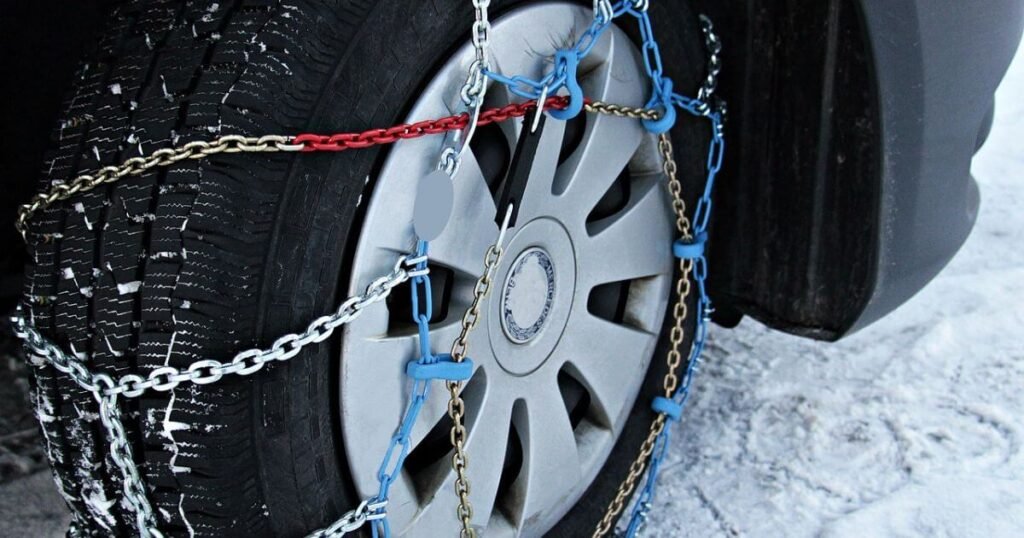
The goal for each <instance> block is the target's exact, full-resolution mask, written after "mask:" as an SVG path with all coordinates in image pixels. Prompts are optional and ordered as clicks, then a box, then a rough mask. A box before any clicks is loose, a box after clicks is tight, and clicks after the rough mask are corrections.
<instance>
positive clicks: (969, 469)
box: [648, 53, 1024, 538]
mask: <svg viewBox="0 0 1024 538" xmlns="http://www.w3.org/2000/svg"><path fill="white" fill-rule="evenodd" d="M1022 96H1024V55H1022V54H1020V53H1018V57H1017V60H1016V61H1015V63H1014V65H1013V66H1012V67H1011V69H1010V72H1009V73H1008V74H1007V76H1006V79H1005V81H1004V83H1003V85H1002V87H1001V88H1000V91H999V93H998V94H997V109H996V120H995V125H994V127H993V129H992V133H991V135H990V137H989V139H988V142H987V144H986V145H985V147H984V148H983V149H982V150H981V151H980V152H979V153H978V155H977V157H976V158H975V161H974V167H973V173H974V175H975V177H976V178H977V180H978V182H979V184H980V186H981V192H982V205H981V212H980V215H979V217H978V223H977V225H976V227H975V229H974V231H973V233H972V235H971V237H970V239H969V240H968V241H967V244H966V245H965V246H964V248H963V249H962V250H961V251H960V253H959V254H958V255H957V256H956V258H955V259H954V260H953V261H952V262H951V263H950V265H949V266H948V267H947V268H946V269H945V270H944V271H943V272H942V273H941V274H940V275H939V276H938V278H936V279H935V280H934V281H933V282H932V283H931V284H929V285H928V287H927V288H925V289H924V290H923V291H922V292H921V293H920V294H918V295H917V296H916V297H914V298H913V299H912V300H910V301H909V302H908V303H907V304H906V305H904V306H903V307H901V308H900V309H899V310H897V311H896V312H894V313H893V314H891V315H890V316H888V317H887V318H885V319H883V320H882V321H880V322H878V323H876V324H875V325H873V326H871V327H869V328H867V329H865V330H863V331H861V332H860V333H857V334H854V335H852V336H850V337H849V338H847V339H844V340H842V341H840V342H838V343H835V344H828V343H821V342H813V341H809V340H803V339H800V338H796V337H792V336H788V335H785V334H780V333H776V332H772V331H769V330H768V329H766V328H765V327H763V326H761V325H759V324H757V323H756V322H752V321H749V320H745V321H744V322H743V323H741V324H740V326H739V327H737V328H736V329H735V330H731V331H730V330H724V329H721V328H718V327H715V328H713V330H712V334H711V346H710V349H709V350H708V352H707V354H706V358H705V361H704V362H703V363H702V369H701V371H700V373H699V377H698V378H697V380H696V381H695V386H696V392H695V394H694V397H693V398H692V399H691V400H690V407H689V408H688V409H687V410H686V413H685V416H684V418H683V422H682V423H681V424H680V425H678V426H677V429H676V431H674V432H673V433H674V436H673V438H672V453H671V456H670V457H669V461H668V463H667V464H666V466H665V467H664V468H663V469H664V471H663V475H662V479H661V481H660V489H659V492H658V496H657V499H656V502H655V508H654V511H653V516H652V520H651V523H650V526H649V528H648V529H649V533H648V536H692V537H705V536H706V537H711V536H715V537H717V536H749V537H778V536H786V537H803V536H824V537H830V538H847V537H848V538H862V537H865V536H872V537H874V536H927V537H946V536H949V537H975V536H977V537H986V538H988V537H1021V536H1024V456H1022V455H1021V442H1022V434H1024V338H1022V335H1024V303H1022V300H1024V211H1022V210H1021V208H1022V207H1024V143H1022V140H1024V99H1022Z"/></svg>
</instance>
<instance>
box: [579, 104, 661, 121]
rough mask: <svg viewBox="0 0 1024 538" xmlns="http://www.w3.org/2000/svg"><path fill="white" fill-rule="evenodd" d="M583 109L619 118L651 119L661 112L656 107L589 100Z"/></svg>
mask: <svg viewBox="0 0 1024 538" xmlns="http://www.w3.org/2000/svg"><path fill="white" fill-rule="evenodd" d="M583 109H584V110H586V111H587V112H591V113H596V114H606V115H608V116H616V117H619V118H633V119H637V120H651V121H653V120H657V119H658V118H660V117H661V112H659V111H658V109H656V108H640V107H633V106H625V105H616V104H614V103H605V102H602V101H591V102H589V103H587V104H585V105H583Z"/></svg>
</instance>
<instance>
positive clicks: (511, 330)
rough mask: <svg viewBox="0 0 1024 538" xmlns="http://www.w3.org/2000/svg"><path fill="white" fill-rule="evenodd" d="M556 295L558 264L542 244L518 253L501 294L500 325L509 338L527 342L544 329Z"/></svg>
mask: <svg viewBox="0 0 1024 538" xmlns="http://www.w3.org/2000/svg"><path fill="white" fill-rule="evenodd" d="M554 299H555V265H554V263H553V262H552V261H551V256H550V255H548V253H547V251H545V250H544V249H542V248H530V249H527V250H525V251H523V253H521V254H520V255H519V257H517V258H516V260H515V261H514V262H512V268H511V269H510V270H509V272H508V276H507V277H506V278H505V286H504V288H503V289H502V294H501V328H502V330H503V331H505V335H506V336H508V338H509V340H512V341H513V342H515V343H517V344H524V343H526V342H529V341H530V340H531V339H533V338H534V337H535V336H537V334H539V333H540V332H541V331H542V330H543V329H544V324H545V322H546V321H547V319H548V315H549V314H550V313H551V305H552V303H553V302H554Z"/></svg>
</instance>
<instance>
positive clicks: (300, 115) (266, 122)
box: [23, 0, 707, 536]
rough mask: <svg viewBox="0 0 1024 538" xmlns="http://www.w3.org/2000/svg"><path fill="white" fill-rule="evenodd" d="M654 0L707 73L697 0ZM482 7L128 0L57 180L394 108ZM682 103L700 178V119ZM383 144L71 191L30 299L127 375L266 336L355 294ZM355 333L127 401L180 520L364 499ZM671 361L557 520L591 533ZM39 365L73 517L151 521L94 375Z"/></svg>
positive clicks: (176, 171)
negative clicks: (343, 364)
mask: <svg viewBox="0 0 1024 538" xmlns="http://www.w3.org/2000/svg"><path fill="white" fill-rule="evenodd" d="M523 3H525V2H516V1H502V2H499V1H495V2H493V4H492V7H491V12H492V14H495V15H498V14H500V13H501V12H502V11H503V10H506V9H508V8H510V7H513V6H515V5H519V4H523ZM587 4H589V2H588V3H587ZM653 4H654V5H652V7H651V9H652V11H653V17H654V24H655V29H656V32H657V35H658V37H659V40H660V42H661V50H662V53H663V55H664V56H665V58H666V61H667V64H668V65H667V69H668V71H669V74H670V75H672V76H673V77H674V78H675V80H676V87H677V88H680V89H682V90H684V91H687V92H689V93H694V92H695V90H696V87H697V84H698V80H699V77H700V76H701V75H702V72H703V67H702V66H703V54H704V53H703V48H702V46H701V42H700V37H699V36H700V32H699V29H698V27H697V23H696V18H695V17H694V15H693V14H692V13H691V12H690V11H689V9H688V8H687V7H686V5H685V4H683V3H682V2H679V3H678V5H672V6H663V5H661V4H660V3H657V2H655V3H653ZM471 17H472V13H471V11H470V9H469V3H468V2H460V1H456V0H436V1H433V2H422V1H412V0H407V1H391V0H388V1H380V2H378V1H374V0H335V1H329V0H321V1H310V0H289V1H288V2H278V1H272V0H236V1H227V2H221V3H220V4H213V3H210V4H206V3H199V2H181V1H164V0H140V1H135V2H126V3H124V4H123V5H121V6H119V7H118V8H117V9H116V10H115V12H114V13H113V14H112V16H111V18H110V23H109V27H108V29H107V30H106V31H105V32H104V34H103V37H102V39H101V40H100V42H99V43H98V44H97V46H96V49H95V51H94V52H92V53H91V54H90V57H89V58H88V59H87V60H86V61H85V62H84V63H83V64H82V67H81V69H80V71H79V73H78V75H77V83H76V85H75V87H74V89H73V91H72V93H71V94H70V95H69V96H68V98H67V100H66V104H65V107H64V114H63V116H62V120H61V123H60V125H59V126H58V127H57V128H56V129H55V132H54V141H53V148H52V150H51V151H50V152H49V153H48V156H47V159H46V161H45V162H44V165H43V172H44V173H43V178H42V180H41V182H40V185H39V188H40V189H46V188H47V187H48V186H49V185H50V184H51V182H52V181H55V180H64V179H70V178H73V177H75V176H76V175H78V174H80V173H87V172H89V171H94V170H96V169H98V168H99V167H101V166H106V165H111V164H116V163H119V162H122V161H124V160H125V159H127V158H129V157H132V156H135V155H139V154H149V153H151V152H153V151H154V150H156V149H159V148H164V147H172V146H180V145H182V144H184V143H186V142H188V141H190V140H208V139H210V138H213V137H216V136H219V135H226V134H245V135H262V134H293V133H298V132H305V131H314V132H336V131H354V130H362V129H367V128H371V127H380V126H388V125H392V124H394V123H396V122H397V121H400V120H401V119H402V118H403V116H404V113H405V111H406V110H407V109H408V107H409V106H410V105H411V103H412V102H413V101H414V100H415V98H416V96H417V91H418V89H419V88H421V87H422V85H423V84H425V82H426V81H427V80H428V79H429V78H430V76H431V69H430V66H432V65H437V64H439V63H440V62H441V61H443V60H444V59H445V58H446V57H447V56H448V55H449V54H450V52H451V51H452V50H454V48H456V47H457V46H459V45H461V44H462V43H464V42H466V40H467V39H468V29H469V21H470V20H471ZM631 26H632V25H629V26H628V28H629V31H630V32H632V34H631V35H635V32H634V31H633V30H632V28H631ZM453 28H456V29H460V30H461V29H465V31H464V32H459V33H452V31H451V29H453ZM680 124H681V125H680V126H679V127H677V128H676V129H675V132H674V137H675V138H676V139H677V141H678V143H677V146H678V149H677V151H678V153H679V157H680V158H679V160H680V167H681V169H682V175H683V177H684V178H685V179H686V181H687V182H688V183H687V184H686V187H687V192H690V193H692V192H695V190H696V189H695V186H696V185H697V183H695V181H698V180H699V178H701V177H702V175H703V172H702V167H703V155H704V154H703V151H704V149H703V148H705V147H706V145H705V144H706V141H707V136H706V132H705V131H706V128H705V124H704V123H703V122H701V121H698V120H692V121H690V120H688V119H686V118H684V119H682V120H681V121H680ZM684 143H685V145H682V144H684ZM385 155H386V149H379V148H376V149H366V150H359V151H349V152H343V153H337V154H306V155H298V156H296V155H290V154H274V155H256V154H246V155H217V156H214V157H211V158H208V159H205V160H202V161H183V162H179V163H177V164H175V165H173V166H171V167H168V168H158V169H154V171H152V172H150V173H147V174H145V175H142V176H137V177H134V176H133V177H129V178H126V179H124V180H122V181H120V182H118V183H117V184H115V185H112V186H108V187H104V188H99V189H96V190H93V191H90V192H88V193H85V194H83V195H80V196H77V197H76V198H74V199H73V200H70V201H67V202H64V203H60V204H58V205H55V206H54V207H52V208H49V209H47V210H45V211H44V212H42V213H41V214H40V215H39V216H37V217H36V219H35V220H34V222H33V223H32V226H31V235H30V237H29V246H28V249H29V265H28V267H27V270H26V281H25V286H26V288H25V294H24V297H23V304H24V306H25V308H26V309H27V310H28V311H29V313H30V315H31V319H32V320H33V322H34V323H35V324H36V325H37V326H38V327H40V328H41V329H42V330H43V331H44V332H45V333H46V334H48V335H49V336H51V337H52V338H54V339H55V340H56V341H57V342H58V343H60V344H61V345H62V346H64V348H65V349H69V350H73V351H74V352H75V353H78V354H80V355H81V356H82V357H83V360H85V361H86V362H87V363H88V364H89V365H90V367H91V368H93V369H97V370H102V371H107V372H110V373H112V374H116V375H125V374H127V373H139V374H142V375H146V374H147V373H148V372H149V371H151V370H153V369H154V368H157V367H160V366H164V365H168V364H169V365H172V366H176V367H179V368H185V367H187V366H188V365H189V364H191V363H192V362H194V361H196V360H200V359H205V358H218V359H221V360H223V359H225V358H227V357H230V356H231V355H232V354H233V353H235V352H237V351H240V350H242V349H245V348H248V347H252V346H266V345H268V344H269V343H270V342H272V341H273V340H274V339H275V338H276V337H277V336H279V335H280V334H283V333H285V332H292V331H296V330H299V329H301V328H303V327H304V326H305V324H306V323H308V322H309V321H310V320H312V319H313V318H315V317H317V316H319V315H322V314H323V313H325V312H327V311H330V310H332V309H333V308H334V307H335V306H336V305H337V304H338V303H339V302H340V301H341V300H343V297H342V294H343V293H344V290H345V288H346V287H347V275H346V274H345V268H346V267H347V265H348V264H347V260H346V256H347V255H348V254H349V251H350V249H351V248H352V247H353V245H352V242H354V239H355V237H357V233H356V232H357V231H358V221H359V216H360V209H361V205H362V197H363V196H362V195H363V194H366V193H368V192H370V191H369V189H370V186H371V185H372V178H373V176H374V172H375V171H376V170H377V169H378V167H379V166H380V164H381V162H382V160H383V157H384V156H385ZM338 347H339V346H338V342H337V341H336V340H329V341H327V342H325V343H324V344H321V345H319V346H313V347H309V348H306V349H304V350H303V352H302V353H301V354H300V355H299V356H298V357H296V358H294V359H293V360H291V361H290V362H288V363H284V364H277V365H273V366H271V367H270V368H268V369H265V370H264V371H261V372H259V373H258V374H256V375H254V376H250V377H238V376H234V377H227V378H224V379H222V380H221V381H220V382H218V383H216V384H213V385H208V386H195V385H182V386H181V387H179V388H177V389H176V390H175V391H173V392H171V393H153V392H150V393H147V394H146V395H145V396H143V397H141V398H136V399H127V400H123V401H122V409H123V412H124V414H125V417H126V418H125V422H126V427H127V429H128V433H129V436H130V440H131V443H132V446H133V450H134V454H135V458H136V460H137V461H138V462H139V464H140V469H141V471H142V472H143V475H144V480H145V481H146V483H147V485H148V486H149V489H150V499H151V501H152V502H153V504H154V507H155V508H156V510H157V515H158V519H159V524H160V528H161V529H162V530H163V531H164V532H165V534H168V535H185V536H188V535H190V534H194V535H199V536H299V535H302V534H303V533H306V532H308V531H310V530H313V529H315V528H319V527H321V526H323V525H325V524H328V523H330V522H331V521H333V520H334V519H335V518H336V517H337V516H339V515H340V514H341V513H343V512H344V511H347V510H348V509H350V508H351V507H352V506H354V504H355V502H356V498H355V493H354V491H352V488H351V484H350V483H349V481H348V480H347V472H348V471H347V470H346V468H345V464H344V462H345V461H346V460H345V455H344V454H343V453H342V450H343V448H342V446H341V445H342V444H341V443H340V442H337V441H338V439H339V433H338V417H337V410H336V409H335V408H336V405H337V401H338V400H337V394H336V393H335V392H334V391H336V390H337V383H336V381H335V380H336V379H337V356H338V355H337V354H338ZM663 351H664V342H662V344H661V345H660V346H659V351H658V355H657V356H656V357H655V361H654V364H656V365H660V364H661V362H662V359H661V357H662V356H663ZM662 374H663V368H659V367H658V366H655V367H652V368H651V371H650V373H649V376H648V380H647V386H645V388H644V394H642V395H641V397H640V398H639V399H638V403H637V405H636V406H635V408H634V410H633V415H634V417H633V420H631V422H630V423H629V424H628V425H627V427H626V431H625V432H624V435H623V437H622V439H621V440H620V442H619V443H618V445H617V446H616V449H615V453H614V454H613V456H612V458H611V459H610V463H609V464H608V465H607V466H606V468H605V469H604V470H603V471H602V472H601V473H600V474H599V478H598V479H597V481H596V482H595V484H594V485H593V486H592V487H591V488H590V490H589V491H588V493H587V494H586V495H585V497H584V500H583V501H582V502H581V503H580V504H579V505H578V506H577V507H576V508H574V509H573V510H572V511H571V512H570V513H569V514H568V515H567V516H566V518H565V519H564V520H563V521H562V522H561V523H560V524H559V527H558V528H557V529H556V530H555V531H554V532H553V533H552V534H556V535H559V536H571V535H589V533H590V530H591V529H592V526H593V524H594V523H596V521H597V519H599V518H600V515H601V513H602V511H603V509H604V506H605V505H606V504H607V502H608V500H609V499H610V498H611V496H613V495H614V491H615V487H616V486H617V484H618V482H619V481H620V480H621V478H622V476H623V475H624V473H625V470H626V468H627V467H628V464H629V462H630V461H631V460H632V459H633V457H634V456H635V454H636V451H637V447H638V446H639V444H640V442H642V440H643V437H644V435H645V434H646V429H647V425H648V424H649V422H650V419H651V418H652V413H651V412H650V411H649V410H648V402H649V401H650V399H649V397H650V396H651V395H653V394H655V393H656V392H657V391H658V390H659V389H660V384H661V376H662ZM35 389H36V390H35V393H34V394H35V396H34V398H35V404H36V406H37V412H38V415H39V419H40V425H41V428H42V430H43V434H44V436H45V445H46V449H47V452H48V455H49V457H50V460H51V463H52V467H53V469H54V473H55V477H56V481H57V484H58V487H59V488H60V490H61V493H62V495H63V496H64V498H65V499H66V500H67V502H68V504H69V505H70V506H71V507H72V508H73V509H74V511H75V512H76V513H77V514H84V515H85V517H83V518H81V519H80V520H79V521H78V522H77V524H78V526H79V527H80V528H81V529H83V530H85V531H87V532H88V533H89V534H93V535H104V536H106V535H131V534H133V533H134V531H133V527H132V524H131V517H130V514H128V513H127V512H126V511H125V510H124V508H123V507H122V506H121V503H120V493H119V492H120V487H119V485H118V482H119V479H118V478H117V476H118V474H117V470H116V468H114V467H113V466H112V464H111V462H110V460H109V458H108V455H107V452H106V448H105V447H106V445H105V441H104V434H103V430H102V427H101V425H100V422H99V420H98V417H97V415H96V412H97V408H96V405H95V403H94V401H93V399H92V397H91V396H90V395H89V394H88V393H86V392H84V391H82V390H80V389H78V388H76V387H75V386H74V385H73V384H72V383H70V382H69V381H68V380H66V379H64V378H61V377H60V376H59V375H57V374H55V372H54V371H53V370H52V369H49V368H40V369H37V376H36V379H35Z"/></svg>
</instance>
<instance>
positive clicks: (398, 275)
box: [11, 256, 427, 538]
mask: <svg viewBox="0 0 1024 538" xmlns="http://www.w3.org/2000/svg"><path fill="white" fill-rule="evenodd" d="M418 262H419V260H418V259H410V258H407V257H405V256H403V257H401V258H399V259H398V261H397V262H396V263H395V265H394V267H393V268H392V270H391V272H390V273H388V274H387V275H385V276H382V277H380V278H378V279H376V280H374V281H373V282H371V283H370V285H369V286H367V287H366V291H365V292H363V293H362V294H361V295H356V296H353V297H350V298H349V299H348V300H346V301H345V302H343V303H342V304H341V306H339V307H338V308H337V310H335V311H334V312H333V313H332V314H329V315H326V316H322V317H319V318H317V319H315V320H313V322H312V323H310V324H309V325H308V326H307V327H306V330H305V331H303V332H301V333H292V334H287V335H285V336H282V337H281V338H278V339H277V340H276V341H274V343H273V344H272V345H271V346H270V347H269V348H266V349H258V348H254V349H249V350H246V351H242V352H241V353H238V354H237V355H235V356H234V358H233V359H232V360H231V361H230V362H220V361H216V360H209V359H204V360H199V361H196V362H194V363H192V364H191V365H190V366H189V367H188V368H187V369H184V370H182V369H180V368H175V367H173V366H165V367H162V368H157V369H155V370H153V371H152V372H150V373H149V376H148V377H147V378H143V377H142V376H139V375H135V374H128V375H125V376H122V377H120V378H118V379H117V380H114V379H113V378H112V377H110V376H109V375H108V374H105V373H93V372H90V371H89V369H88V368H87V367H86V366H85V365H84V364H82V362H81V360H80V359H79V358H78V357H76V356H74V355H69V354H67V353H65V352H64V350H62V349H61V347H60V346H58V345H57V344H56V343H54V342H53V341H52V340H50V339H48V338H46V337H45V336H43V335H42V333H40V332H39V331H38V330H37V329H36V328H35V327H33V326H32V325H31V324H30V323H29V322H28V320H26V319H25V317H24V316H23V315H22V312H21V308H20V307H19V308H18V310H17V312H16V313H15V315H14V316H13V317H12V318H11V322H12V325H13V326H14V333H15V335H17V336H18V337H19V338H21V339H22V340H24V341H25V345H26V347H27V349H28V352H29V354H31V355H32V356H34V357H37V358H39V359H42V360H43V363H44V364H49V365H50V366H53V367H54V368H55V369H56V370H58V371H60V372H62V373H64V374H66V375H67V376H68V377H70V378H71V379H72V380H73V381H74V382H75V383H76V384H77V385H78V386H80V387H82V388H83V389H85V390H86V391H88V392H90V393H92V395H93V397H94V398H95V399H96V401H97V402H98V403H99V409H100V413H99V415H100V421H101V422H102V423H103V427H104V430H105V431H106V435H107V442H108V443H109V445H110V458H111V460H112V461H113V462H114V465H115V466H116V467H117V469H118V471H119V472H120V474H121V479H122V483H123V489H124V492H123V495H124V499H125V501H126V503H127V504H128V505H129V506H130V507H131V511H132V512H133V513H134V514H135V523H136V528H137V530H138V531H139V535H140V536H142V537H143V538H150V537H151V538H162V537H163V534H162V533H161V532H160V531H159V530H158V529H157V526H156V515H155V514H154V512H153V507H152V505H151V504H150V502H149V499H148V498H147V496H146V489H145V486H144V485H143V483H142V478H141V476H140V475H139V469H138V466H137V465H136V463H135V458H134V457H133V455H132V450H131V446H130V445H129V444H128V437H127V435H126V434H125V430H124V422H123V421H122V419H121V411H120V408H119V407H118V398H119V397H120V396H124V397H126V398H134V397H137V396H141V395H142V394H144V393H145V392H146V391H148V390H154V391H158V392H166V391H170V390H174V389H175V388H176V387H178V386H179V385H181V384H182V383H195V384H197V385H207V384H210V383H214V382H216V381H219V380H220V379H221V378H223V377H224V376H225V375H231V374H235V375H242V376H246V375H251V374H254V373H256V372H257V371H259V370H261V369H262V368H263V367H264V366H265V365H266V364H267V363H270V362H274V361H278V362H282V361H286V360H288V359H291V358H292V357H294V356H296V355H298V354H299V352H300V351H301V350H302V348H304V347H306V346H308V345H311V344H314V343H318V342H323V341H324V340H326V339H327V338H329V337H330V336H331V334H333V333H334V331H335V330H336V329H337V328H338V327H341V326H342V325H345V324H347V323H349V322H351V321H352V320H354V319H356V318H358V317H359V316H360V315H362V313H363V311H364V310H365V309H366V307H368V306H370V305H372V304H374V303H378V302H380V301H382V300H384V299H385V298H386V297H387V296H388V295H390V294H391V290H392V289H394V288H395V287H396V286H398V285H400V284H402V283H403V282H406V281H407V280H409V279H410V278H412V277H414V276H418V275H422V274H425V273H426V271H427V270H425V269H424V270H422V271H420V270H414V269H411V268H412V267H413V266H414V265H415V264H416V263H418ZM385 505H386V502H371V501H370V500H364V501H363V502H362V503H360V505H359V506H358V507H357V508H356V509H355V510H352V511H350V512H348V513H347V514H345V515H344V516H342V517H341V518H340V519H339V520H337V521H336V522H334V523H333V524H331V525H330V526H329V527H327V528H325V529H321V530H319V531H316V532H314V533H313V534H311V535H310V537H313V538H339V537H341V536H344V535H345V534H346V533H348V532H351V531H353V530H355V529H357V528H359V527H360V526H362V525H363V524H364V523H365V522H367V521H371V520H375V519H381V518H383V517H385V511H384V508H385Z"/></svg>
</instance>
